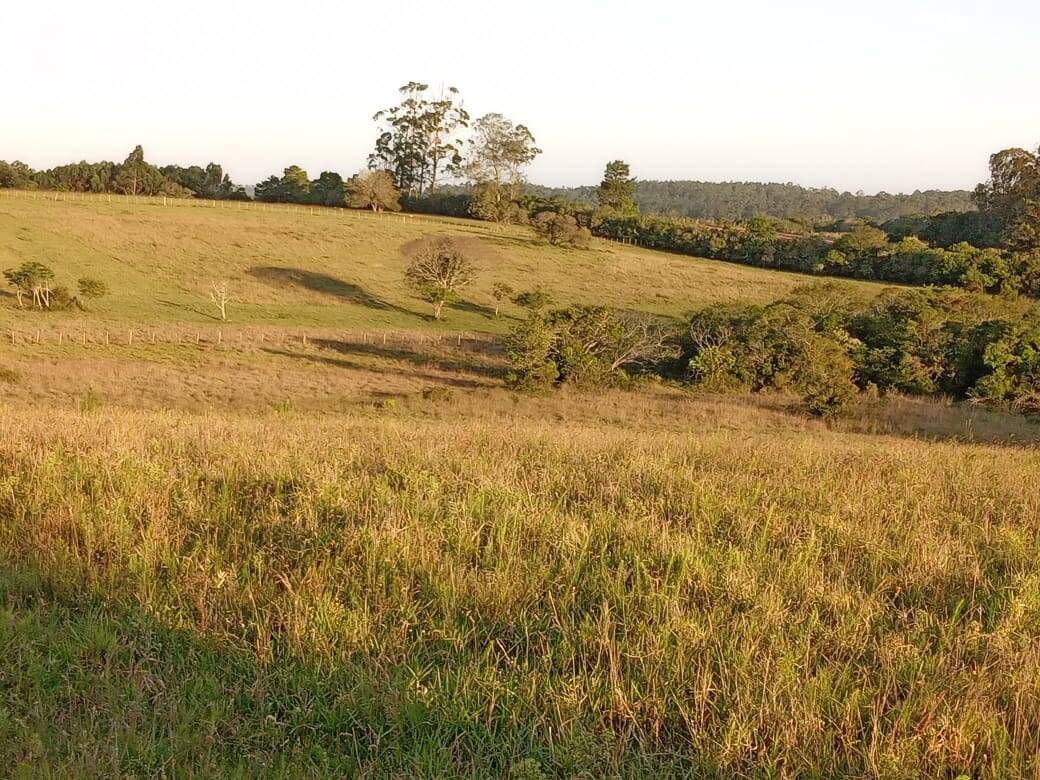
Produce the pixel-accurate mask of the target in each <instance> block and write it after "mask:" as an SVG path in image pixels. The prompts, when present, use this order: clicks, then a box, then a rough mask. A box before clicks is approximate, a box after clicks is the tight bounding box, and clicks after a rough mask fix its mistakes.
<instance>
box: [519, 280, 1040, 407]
mask: <svg viewBox="0 0 1040 780" xmlns="http://www.w3.org/2000/svg"><path fill="white" fill-rule="evenodd" d="M507 354H508V356H509V360H510V371H509V374H508V380H509V382H510V383H511V384H512V385H513V386H514V387H516V388H517V389H522V390H528V391H539V390H545V389H549V388H551V387H553V386H558V385H563V384H575V385H579V386H590V385H592V386H602V385H617V384H625V383H629V382H631V381H633V380H634V379H638V378H639V377H655V378H657V379H659V380H660V379H664V380H666V381H670V382H677V383H679V384H682V385H687V386H692V387H700V388H703V389H707V390H711V391H725V392H736V391H744V392H762V391H781V392H791V393H797V394H799V395H800V396H801V397H802V402H803V404H804V406H805V408H806V409H807V410H808V411H809V412H811V413H813V414H817V415H830V414H836V413H839V412H842V411H844V410H845V409H847V408H848V407H850V406H851V405H853V404H855V403H856V402H857V401H858V400H859V399H860V398H862V397H863V396H874V395H879V394H885V393H891V392H899V393H904V394H909V395H922V396H936V397H953V398H959V399H966V400H970V401H973V402H976V403H982V404H988V405H992V406H998V407H1002V408H1008V409H1011V410H1013V411H1017V412H1020V413H1024V414H1028V415H1037V414H1040V317H1038V316H1037V314H1036V312H1035V311H1034V312H1033V313H1031V314H1030V315H1028V316H1025V317H1023V316H1022V315H1021V313H1020V312H1019V311H1018V310H1016V309H1015V308H1014V307H1012V306H1011V305H1009V304H1008V303H1006V302H1004V301H1001V300H1000V299H998V298H992V297H986V296H979V295H974V294H972V293H968V292H965V291H959V290H950V289H944V290H938V289H925V290H900V289H891V290H888V291H886V292H885V293H883V294H882V295H881V296H879V297H877V298H874V299H868V298H866V297H859V296H857V295H855V294H853V293H852V292H851V291H850V290H849V289H847V288H846V287H844V286H840V285H838V284H837V283H835V282H822V283H816V284H812V285H807V286H805V287H803V288H800V289H798V290H796V291H795V292H794V293H793V294H792V295H790V296H789V297H788V298H786V299H784V300H781V301H778V302H775V303H772V304H769V305H766V306H757V305H756V306H752V305H726V304H720V305H714V306H710V307H707V308H705V309H703V310H701V311H699V312H697V313H695V314H694V315H693V316H692V317H691V318H690V319H689V320H688V321H687V322H685V323H684V324H682V325H681V326H676V325H673V324H672V323H670V322H667V321H664V320H655V319H653V318H651V317H647V316H640V315H633V314H631V313H627V312H619V311H616V310H612V309H609V308H607V307H603V306H572V307H568V308H563V309H555V310H551V311H549V312H541V311H533V312H532V313H531V314H530V315H529V316H528V317H527V318H526V319H524V320H522V321H521V322H520V323H519V324H518V325H517V326H516V327H515V328H514V329H513V331H512V333H511V334H510V336H509V337H508V339H507Z"/></svg>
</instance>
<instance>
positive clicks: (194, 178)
mask: <svg viewBox="0 0 1040 780" xmlns="http://www.w3.org/2000/svg"><path fill="white" fill-rule="evenodd" d="M0 188H14V189H26V190H36V189H39V190H53V191H58V192H94V193H113V194H120V195H166V196H168V197H174V198H178V197H179V198H190V197H199V198H208V199H212V200H248V198H249V196H248V195H247V193H246V190H245V188H244V187H241V186H239V185H237V184H235V183H234V182H232V181H231V178H230V177H229V176H228V175H227V174H226V173H224V169H223V168H222V167H221V166H220V165H218V164H217V163H210V164H209V165H207V166H206V167H205V168H202V167H200V166H198V165H191V166H188V167H182V166H180V165H166V166H162V167H157V166H155V165H152V164H151V163H149V162H147V161H146V160H145V157H144V149H143V148H142V147H141V146H135V147H134V149H133V151H131V152H130V154H129V155H127V157H126V159H125V160H124V161H123V162H122V163H115V162H109V161H103V162H94V163H91V162H86V161H81V162H78V163H69V164H68V165H59V166H57V167H55V168H50V169H48V170H43V171H36V170H33V169H32V168H31V167H30V166H28V165H26V164H25V163H23V162H20V161H18V160H15V161H14V162H12V163H8V162H5V161H3V160H0Z"/></svg>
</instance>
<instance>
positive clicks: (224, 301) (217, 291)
mask: <svg viewBox="0 0 1040 780" xmlns="http://www.w3.org/2000/svg"><path fill="white" fill-rule="evenodd" d="M209 297H210V300H212V301H213V304H214V305H215V306H216V307H217V311H218V312H220V319H221V320H223V321H224V322H227V305H228V302H229V301H230V300H231V294H230V293H229V292H228V283H227V282H214V283H213V287H212V288H211V289H210V291H209Z"/></svg>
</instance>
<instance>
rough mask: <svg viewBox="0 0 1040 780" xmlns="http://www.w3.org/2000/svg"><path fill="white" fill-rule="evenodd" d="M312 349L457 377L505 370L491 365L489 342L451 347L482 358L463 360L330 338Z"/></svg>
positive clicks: (491, 374)
mask: <svg viewBox="0 0 1040 780" xmlns="http://www.w3.org/2000/svg"><path fill="white" fill-rule="evenodd" d="M314 344H315V345H316V346H319V347H321V348H322V349H327V350H330V351H332V352H337V353H339V354H341V355H363V356H367V357H376V358H383V359H385V360H395V361H398V362H405V363H411V364H412V365H414V366H420V367H425V368H436V369H437V370H439V371H451V372H455V373H459V374H475V375H478V376H485V377H492V378H496V379H499V378H502V377H503V376H504V375H505V369H504V368H503V367H502V366H500V365H496V364H495V363H493V362H491V358H492V357H493V356H494V355H496V354H497V353H496V349H497V346H496V345H495V344H494V343H492V342H476V343H473V344H470V343H467V344H466V346H464V347H463V346H459V347H456V346H454V345H452V347H451V349H452V350H453V351H456V350H457V351H462V352H464V353H468V354H469V355H473V356H475V357H477V356H481V355H482V356H485V357H484V359H483V360H482V359H480V358H479V357H477V359H473V360H464V359H459V358H456V357H451V356H444V355H437V354H430V353H428V352H418V351H416V350H413V349H408V348H407V347H402V346H399V345H395V346H388V345H382V346H380V345H379V344H356V343H352V342H349V341H337V340H334V339H317V340H315V341H314Z"/></svg>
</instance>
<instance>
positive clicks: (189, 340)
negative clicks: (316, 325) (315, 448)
mask: <svg viewBox="0 0 1040 780" xmlns="http://www.w3.org/2000/svg"><path fill="white" fill-rule="evenodd" d="M5 336H6V338H5V339H4V343H6V344H8V345H10V346H12V347H23V348H24V347H37V346H52V347H53V346H57V347H88V348H95V347H101V348H104V347H140V348H145V347H151V346H164V345H165V346H179V347H199V348H209V349H213V348H218V349H226V350H233V349H241V350H252V351H255V350H257V349H262V348H264V347H282V348H284V347H297V348H304V349H306V348H316V349H320V348H322V347H323V346H324V345H327V344H349V345H356V346H372V347H380V346H384V347H397V348H400V347H408V348H415V347H416V346H432V347H442V348H463V347H464V348H466V349H474V348H480V349H488V348H491V347H492V346H493V345H495V344H496V343H497V340H496V338H495V337H494V336H493V335H491V334H488V333H476V332H462V331H456V332H450V333H428V332H421V331H396V330H383V331H364V330H362V331H347V332H339V331H320V332H303V331H292V330H276V329H259V328H235V329H224V328H215V329H214V328H206V329H203V328H196V329H189V328H178V327H163V328H158V327H129V328H116V327H112V328H100V327H98V328H54V327H50V328H33V329H24V328H8V329H6V334H5Z"/></svg>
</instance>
